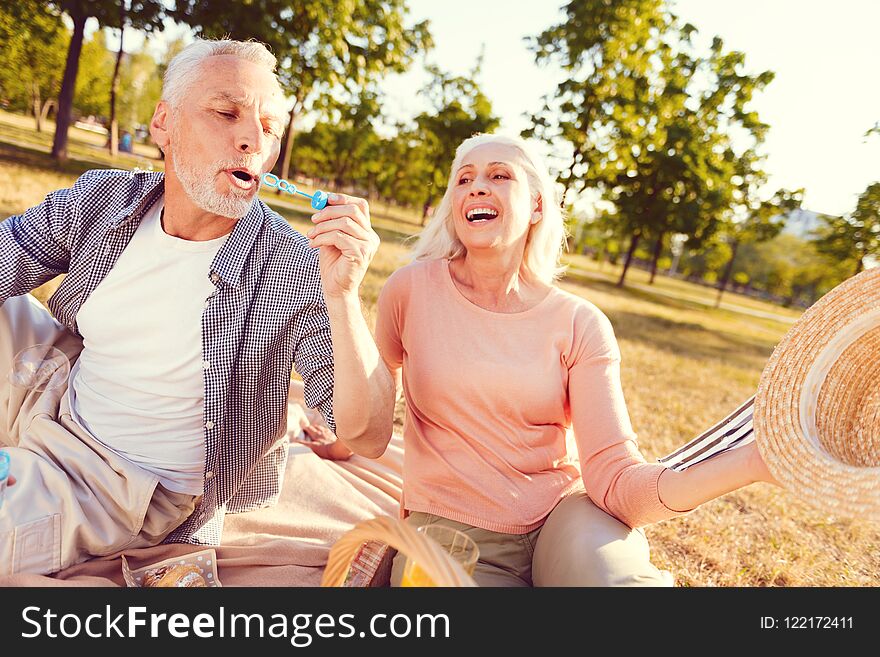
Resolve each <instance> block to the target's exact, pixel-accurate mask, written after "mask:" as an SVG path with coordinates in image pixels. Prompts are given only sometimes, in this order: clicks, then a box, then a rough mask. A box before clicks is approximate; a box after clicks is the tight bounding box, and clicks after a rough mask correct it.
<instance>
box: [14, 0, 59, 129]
mask: <svg viewBox="0 0 880 657" xmlns="http://www.w3.org/2000/svg"><path fill="white" fill-rule="evenodd" d="M69 41H70V36H69V33H68V31H67V29H66V28H65V27H64V23H63V22H62V20H61V16H60V14H59V13H57V12H56V11H54V10H52V9H51V8H50V7H47V6H46V5H45V3H41V2H36V1H35V0H22V1H21V2H17V3H15V4H9V5H5V4H4V5H3V6H0V62H2V64H3V65H2V66H0V98H3V99H5V100H6V101H8V102H9V104H10V107H11V108H13V109H17V110H28V111H29V112H31V113H34V114H35V115H36V117H37V118H39V117H41V116H42V115H43V114H44V113H45V112H46V111H47V110H48V107H47V103H50V102H54V99H56V98H57V97H58V92H59V91H60V89H61V76H62V73H63V71H64V61H65V57H66V55H67V45H68V42H69ZM37 128H38V129H40V121H37Z"/></svg>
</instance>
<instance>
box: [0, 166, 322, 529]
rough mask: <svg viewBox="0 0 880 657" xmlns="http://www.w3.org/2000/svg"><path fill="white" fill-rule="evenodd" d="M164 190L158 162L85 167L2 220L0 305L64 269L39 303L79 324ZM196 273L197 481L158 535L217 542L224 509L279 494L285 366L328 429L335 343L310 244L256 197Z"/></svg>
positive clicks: (254, 504) (70, 324)
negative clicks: (170, 527)
mask: <svg viewBox="0 0 880 657" xmlns="http://www.w3.org/2000/svg"><path fill="white" fill-rule="evenodd" d="M163 193H164V174H162V173H145V172H137V173H135V172H129V171H115V170H94V171H88V172H86V173H84V174H83V175H82V176H81V177H80V178H79V179H78V180H77V181H76V183H75V184H74V185H73V187H72V188H70V189H62V190H59V191H57V192H53V193H51V194H49V195H48V196H47V197H46V199H45V200H44V201H43V202H42V203H41V204H40V205H38V206H36V207H33V208H31V209H30V210H28V211H27V212H25V213H24V214H21V215H16V216H12V217H9V218H8V219H6V220H5V221H3V222H2V223H0V304H2V303H3V302H4V301H5V300H6V299H7V298H9V297H11V296H16V295H20V294H25V293H27V292H29V291H30V290H33V289H34V288H36V287H38V286H39V285H42V284H43V283H45V282H46V281H48V280H50V279H52V278H54V277H55V276H57V275H59V274H67V276H65V277H64V280H63V281H62V282H61V285H60V287H59V288H58V290H57V291H56V292H55V294H53V295H52V297H51V298H50V299H49V309H50V311H51V312H52V314H53V315H54V316H55V318H56V319H57V320H58V321H59V322H61V323H62V324H63V325H64V326H66V327H67V328H68V329H69V330H70V331H73V332H74V333H77V334H79V331H78V329H77V324H76V316H77V312H78V311H79V309H80V307H81V306H82V305H83V303H85V301H86V299H87V298H88V296H89V294H91V293H92V291H93V290H94V289H95V288H96V287H97V286H98V284H99V283H100V282H101V281H102V280H103V279H104V277H105V276H106V275H107V274H108V273H109V272H110V270H111V268H112V267H113V265H114V263H115V262H116V260H117V258H119V255H120V254H121V253H122V251H123V250H124V249H125V247H126V245H127V244H128V242H129V240H130V239H131V237H132V235H133V234H134V232H135V230H136V229H137V227H138V224H139V223H140V221H141V219H142V218H143V216H144V215H145V214H146V212H147V211H148V210H149V209H150V207H151V206H152V205H153V204H154V203H155V202H156V201H157V200H158V199H159V198H160V197H161V196H162V194H163ZM205 275H206V276H207V277H208V278H209V279H210V281H211V282H212V283H213V284H214V292H213V293H212V294H211V296H210V297H209V298H208V299H207V300H206V305H205V311H204V313H203V315H202V349H203V354H204V358H205V360H206V361H207V362H209V363H210V367H209V368H207V369H205V370H204V379H205V417H204V436H205V471H204V475H205V487H204V493H203V495H202V496H201V499H200V501H199V502H198V504H197V506H196V508H195V510H194V511H193V514H192V515H191V516H190V517H189V518H188V519H187V520H186V521H185V522H184V523H183V524H182V525H181V526H180V527H178V528H177V529H176V530H174V532H172V533H171V534H170V535H169V536H168V538H167V539H166V540H165V542H166V543H168V542H184V543H204V544H217V543H219V542H220V536H221V532H222V529H223V518H224V516H225V514H226V513H227V512H229V513H236V512H241V511H248V510H252V509H256V508H260V507H264V506H268V505H270V504H272V503H274V502H275V501H276V500H277V498H278V495H279V493H280V490H281V482H282V480H283V477H284V469H285V466H286V464H287V446H288V445H287V439H286V437H285V436H286V419H287V394H288V388H289V385H290V374H291V369H292V368H293V367H295V368H296V371H297V372H298V373H299V375H300V376H301V377H302V379H303V383H304V384H305V400H306V403H307V404H308V405H309V406H310V407H313V408H314V407H317V408H319V409H320V411H321V413H322V414H323V415H324V418H325V419H326V420H327V423H328V424H329V425H330V427H331V429H333V430H334V431H335V422H334V419H333V410H332V404H333V346H332V342H331V339H330V320H329V318H328V316H327V308H326V306H325V304H324V297H323V294H322V292H321V284H320V277H319V270H318V255H317V251H316V250H314V249H312V248H310V247H309V246H308V241H307V240H306V238H305V237H304V236H303V235H301V234H300V233H298V232H297V231H296V230H294V229H293V228H292V227H291V226H290V225H289V224H288V223H287V222H286V221H285V220H284V219H283V218H282V217H281V216H279V215H278V214H277V213H275V212H273V211H272V210H270V209H269V208H268V207H267V206H266V205H265V204H264V203H263V202H262V201H260V200H255V201H254V203H252V204H251V207H250V210H249V211H248V213H247V215H245V216H244V217H242V218H241V219H240V220H239V221H238V223H237V224H236V226H235V228H234V230H233V231H232V233H231V234H230V236H229V238H228V239H227V240H226V242H225V243H224V245H223V247H222V248H221V249H220V251H219V252H218V253H217V256H216V257H215V259H214V261H213V263H212V264H211V268H210V270H209V271H207V272H205ZM162 293H163V292H162V290H156V294H162ZM132 356H133V357H137V354H133V355H132Z"/></svg>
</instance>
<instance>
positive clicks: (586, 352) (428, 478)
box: [359, 135, 775, 586]
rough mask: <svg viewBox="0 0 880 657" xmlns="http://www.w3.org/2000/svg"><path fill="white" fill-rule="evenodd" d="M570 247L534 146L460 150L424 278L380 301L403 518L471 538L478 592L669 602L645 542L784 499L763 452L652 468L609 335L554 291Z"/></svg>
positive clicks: (503, 141) (415, 272)
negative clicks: (716, 506) (716, 508)
mask: <svg viewBox="0 0 880 657" xmlns="http://www.w3.org/2000/svg"><path fill="white" fill-rule="evenodd" d="M563 244H564V227H563V217H562V213H561V212H560V209H559V204H558V202H557V200H556V198H555V194H554V186H553V182H552V181H551V179H550V178H549V176H548V173H547V170H546V168H545V167H544V166H543V165H542V164H541V163H540V160H539V158H538V157H536V156H535V154H533V152H532V151H531V149H530V148H529V146H528V145H527V144H526V143H525V142H523V141H522V140H520V139H515V138H508V137H502V136H496V135H479V136H476V137H472V138H470V139H468V140H466V141H465V142H464V143H462V144H461V145H460V146H459V148H458V150H457V151H456V156H455V161H454V162H453V164H452V171H451V172H450V178H449V185H448V188H447V190H446V194H445V195H444V197H443V201H442V202H441V204H440V206H439V207H438V210H437V213H436V215H435V217H434V219H433V220H432V222H431V224H430V225H429V226H428V227H427V228H426V229H425V231H424V232H423V233H422V234H421V236H420V238H419V240H418V242H417V244H416V247H415V261H414V262H413V263H412V264H410V265H408V266H406V267H404V268H402V269H400V270H398V271H397V272H395V273H394V274H393V275H392V276H391V277H390V278H389V280H388V282H387V283H386V285H385V287H384V289H383V290H382V294H381V296H380V298H379V316H378V320H377V326H376V340H377V343H378V346H379V351H380V353H381V355H382V358H383V360H384V361H385V363H386V365H387V366H388V368H389V370H390V371H391V372H392V373H393V374H395V375H396V376H397V377H398V381H400V377H401V374H402V384H403V392H404V394H405V397H406V402H407V404H406V422H405V428H404V441H405V461H404V478H403V480H404V498H403V500H402V502H401V506H402V509H403V511H404V514H405V515H406V516H407V522H409V523H412V524H413V525H429V524H442V525H448V526H450V527H453V528H455V529H458V530H460V531H463V532H465V533H466V534H468V535H469V536H470V537H471V538H472V539H473V540H474V541H475V542H476V543H477V545H478V547H479V549H480V558H479V562H478V563H477V566H476V571H475V573H474V578H475V579H476V581H477V583H478V584H480V585H482V586H530V585H537V586H566V585H578V586H581V585H582V586H643V585H648V586H652V585H669V584H671V579H672V578H671V577H670V576H669V574H668V573H665V572H663V571H660V570H658V569H657V568H655V567H654V566H653V565H652V564H651V563H650V561H649V552H648V543H647V540H646V538H645V535H644V532H643V531H642V530H640V529H639V528H640V527H642V526H644V525H648V524H650V523H653V522H657V521H660V520H664V519H666V518H671V517H675V516H679V515H682V514H684V513H687V512H688V511H690V510H692V509H694V507H696V506H697V505H699V504H701V503H703V502H705V501H707V500H711V499H713V498H715V497H717V496H719V495H722V494H724V493H727V492H729V491H732V490H735V489H737V488H739V487H741V486H744V485H747V484H749V483H752V482H757V481H767V482H771V483H775V481H774V480H773V478H772V476H771V475H770V473H769V472H768V471H767V469H766V467H765V465H764V463H763V461H762V460H761V457H760V454H759V453H758V451H757V449H756V448H755V446H754V444H752V445H750V446H747V447H743V448H741V449H737V450H733V451H731V452H728V453H725V454H722V455H719V456H718V457H715V458H713V459H710V460H708V461H706V462H704V463H702V464H699V465H696V466H693V467H691V468H689V469H688V470H686V471H684V472H681V473H679V472H674V471H672V470H667V469H665V468H664V467H663V466H661V465H659V464H654V463H647V462H646V461H645V459H644V457H643V456H642V454H641V453H640V452H639V449H638V445H637V443H636V434H635V433H634V431H633V428H632V426H631V424H630V420H629V417H628V414H627V410H626V404H625V402H624V397H623V392H622V390H621V383H620V351H619V349H618V345H617V340H616V339H615V336H614V331H613V329H612V327H611V324H610V322H609V321H608V319H607V318H606V317H605V315H604V314H603V313H602V311H600V310H599V309H598V308H597V307H596V306H594V305H593V304H592V303H590V302H589V301H586V300H584V299H582V298H580V297H577V296H574V295H572V294H569V293H567V292H564V291H562V290H561V289H560V288H559V287H557V286H556V285H555V284H554V280H555V279H556V277H557V276H558V275H559V273H560V267H559V258H560V255H561V252H562V249H563ZM569 429H572V431H573V435H574V439H575V442H576V445H577V453H576V454H575V453H573V448H571V449H570V448H569V447H568V441H567V440H566V436H567V432H568V430H569ZM383 448H384V445H379V446H377V448H376V449H375V450H373V449H371V450H370V451H371V452H372V454H369V455H375V453H381V450H382V449H383ZM361 449H362V448H359V451H360V450H361ZM404 561H405V559H404V557H402V556H401V555H398V557H397V558H396V559H395V563H394V572H393V575H392V582H393V583H396V582H399V580H400V577H401V574H402V569H403V562H404Z"/></svg>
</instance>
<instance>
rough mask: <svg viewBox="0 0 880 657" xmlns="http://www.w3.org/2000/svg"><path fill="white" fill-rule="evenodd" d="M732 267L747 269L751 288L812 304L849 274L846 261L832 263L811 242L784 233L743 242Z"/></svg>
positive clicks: (788, 303) (786, 301)
mask: <svg viewBox="0 0 880 657" xmlns="http://www.w3.org/2000/svg"><path fill="white" fill-rule="evenodd" d="M736 268H737V272H748V276H749V284H750V286H751V287H753V288H756V289H760V290H764V291H766V292H768V293H769V294H772V295H774V296H775V297H777V298H779V299H781V300H782V301H783V302H784V303H785V304H786V305H790V304H792V303H800V304H801V305H809V304H812V303H813V302H815V301H816V300H817V299H818V298H819V297H820V296H822V295H823V294H825V293H826V292H827V291H829V290H830V289H831V288H832V287H834V286H835V285H837V284H839V283H840V282H842V281H843V280H845V279H846V278H847V277H848V276H849V275H850V274H851V273H852V272H851V271H850V270H849V267H848V266H847V263H841V262H835V261H834V260H833V259H831V258H829V257H827V256H826V255H824V254H823V253H821V252H820V251H819V250H818V249H817V248H816V245H815V244H814V243H811V242H807V241H805V240H803V239H801V238H799V237H796V236H794V235H789V234H785V233H784V234H782V235H779V236H778V237H776V238H774V239H772V240H769V241H766V242H760V243H751V244H744V245H743V246H742V248H741V249H740V252H739V256H738V257H737V265H736Z"/></svg>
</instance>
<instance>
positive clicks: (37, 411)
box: [0, 295, 195, 575]
mask: <svg viewBox="0 0 880 657" xmlns="http://www.w3.org/2000/svg"><path fill="white" fill-rule="evenodd" d="M35 344H51V345H54V346H55V347H57V348H58V349H60V350H61V351H63V352H64V353H66V354H67V356H68V358H69V359H70V361H71V363H73V362H74V361H75V360H76V358H77V357H78V356H79V353H80V351H81V350H82V341H81V339H80V338H78V337H77V336H75V335H73V334H72V333H70V332H69V331H67V330H66V329H64V328H63V327H62V326H61V325H60V324H59V323H58V322H56V321H55V320H54V319H53V318H52V317H51V316H50V315H49V313H48V312H46V310H44V309H43V307H42V306H40V305H39V303H38V302H37V301H36V300H35V299H33V297H31V296H30V295H24V296H21V297H13V298H11V299H7V300H6V302H5V303H4V304H3V305H2V306H0V447H3V448H4V449H5V450H6V451H7V452H8V453H9V455H10V457H11V467H10V472H11V474H12V475H14V476H15V478H16V479H17V480H18V482H17V483H16V484H15V485H14V486H11V487H9V488H7V490H6V501H5V503H4V504H3V507H2V508H0V575H11V574H15V573H40V574H48V573H53V572H56V571H58V570H62V569H64V568H67V567H68V566H72V565H73V564H76V563H79V562H81V561H85V560H86V559H88V558H89V557H91V556H103V555H107V554H112V553H114V552H118V551H120V550H122V549H127V548H138V547H146V546H149V545H155V544H157V543H160V542H161V541H162V539H164V538H165V536H167V535H168V534H169V533H170V532H171V531H172V530H173V529H174V528H175V527H177V526H178V525H180V523H182V522H183V521H184V520H185V519H186V518H187V517H188V516H189V515H190V514H191V513H192V510H193V508H194V505H195V504H194V501H195V498H194V496H192V495H184V494H181V493H173V492H170V491H168V490H166V489H165V488H163V487H162V486H160V485H158V478H157V477H156V476H155V475H153V474H151V473H149V472H147V471H145V470H143V469H141V468H140V467H138V466H136V465H134V464H133V463H131V462H130V461H128V460H126V459H124V458H122V457H121V456H119V455H118V454H116V453H114V452H113V451H111V450H109V449H107V448H106V447H105V446H103V445H102V444H101V443H99V442H98V441H96V440H95V439H94V438H93V437H91V436H90V435H89V434H88V433H87V432H85V431H84V430H83V429H82V428H81V427H80V426H79V425H78V424H76V423H75V422H74V421H73V420H72V418H71V415H70V408H69V403H68V397H67V394H66V393H67V383H66V382H65V383H64V385H63V386H61V387H60V388H57V389H55V390H48V391H44V392H39V391H35V390H28V389H24V388H19V387H16V386H13V385H11V384H10V383H9V381H8V379H7V374H8V373H9V371H10V369H11V367H12V361H13V356H14V355H15V354H16V353H18V352H19V351H20V350H21V349H24V348H25V347H29V346H32V345H35Z"/></svg>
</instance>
